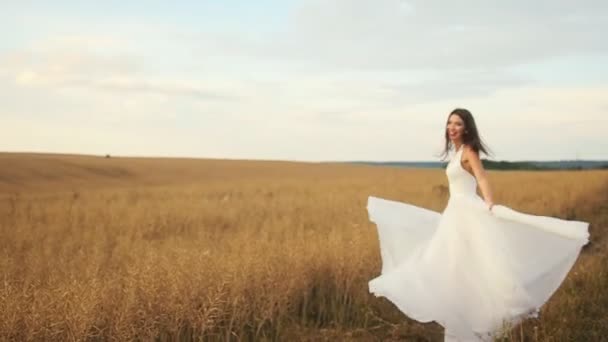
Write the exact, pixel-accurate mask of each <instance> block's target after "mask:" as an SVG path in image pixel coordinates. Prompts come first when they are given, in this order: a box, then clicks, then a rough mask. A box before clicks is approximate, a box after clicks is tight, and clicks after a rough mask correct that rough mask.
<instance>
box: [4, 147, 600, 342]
mask: <svg viewBox="0 0 608 342" xmlns="http://www.w3.org/2000/svg"><path fill="white" fill-rule="evenodd" d="M0 163H1V165H3V167H2V168H1V170H0V234H1V237H2V239H0V253H1V257H0V274H1V275H2V279H1V280H0V338H1V339H2V340H61V341H81V340H93V341H101V340H103V341H105V340H121V341H122V340H156V341H174V340H179V341H191V340H204V341H253V340H255V341H258V340H259V341H267V340H268V341H343V340H347V341H351V340H353V341H355V340H356V341H442V340H443V329H442V328H441V327H440V326H439V325H437V324H436V323H426V324H421V323H418V322H415V321H412V320H410V319H408V318H407V317H405V316H404V315H403V314H401V313H400V312H399V311H398V310H397V309H396V307H394V306H393V305H392V304H391V303H390V302H388V301H387V300H385V299H384V298H375V297H373V295H371V294H369V293H368V289H367V281H368V280H370V279H371V278H373V277H375V276H376V275H377V274H379V272H380V255H379V244H378V237H377V234H376V228H375V225H374V224H373V223H371V222H369V220H368V216H367V211H366V202H367V197H368V196H369V195H374V196H379V197H384V198H390V199H394V200H399V201H405V202H408V203H412V204H415V205H418V206H421V207H425V208H430V209H433V210H436V211H442V210H443V207H444V206H445V204H446V202H447V196H448V194H447V193H446V186H447V180H446V178H445V173H444V170H441V169H405V168H392V167H374V166H365V165H349V164H341V163H298V162H280V161H252V160H214V159H178V158H116V157H112V158H103V157H96V156H79V155H52V154H19V153H2V154H0ZM488 174H489V177H490V182H491V184H492V188H493V192H494V197H495V201H496V202H497V203H499V204H504V205H507V206H510V207H512V208H514V209H516V210H520V211H522V212H527V213H533V214H538V215H550V216H555V217H560V218H566V219H577V220H584V221H588V222H591V226H590V233H591V242H590V243H589V244H588V245H587V246H585V248H584V249H583V252H582V254H581V257H580V258H579V259H578V261H577V263H576V265H575V267H574V268H573V270H572V272H571V273H570V274H569V275H568V277H567V279H566V280H565V282H564V283H563V284H562V286H561V287H560V289H559V290H558V291H557V292H556V294H555V295H554V296H553V297H551V299H550V300H549V301H548V303H547V304H546V305H545V306H543V308H542V310H541V314H540V317H539V318H535V319H530V320H528V321H526V322H524V323H523V324H521V325H519V326H517V327H515V328H514V329H513V330H512V331H511V332H510V334H509V335H508V336H505V338H504V340H505V341H606V340H608V271H607V269H606V265H608V238H607V236H608V233H607V232H606V229H607V227H608V171H607V170H597V171H551V172H546V171H544V172H525V171H517V172H515V171H509V172H507V171H500V172H499V171H489V172H488Z"/></svg>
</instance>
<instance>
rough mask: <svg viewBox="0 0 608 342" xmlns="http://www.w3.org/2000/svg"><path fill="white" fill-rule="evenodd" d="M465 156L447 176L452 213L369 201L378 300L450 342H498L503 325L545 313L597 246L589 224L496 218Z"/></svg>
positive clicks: (372, 286)
mask: <svg viewBox="0 0 608 342" xmlns="http://www.w3.org/2000/svg"><path fill="white" fill-rule="evenodd" d="M461 155H462V148H460V149H459V150H458V151H456V153H454V156H453V158H452V159H451V160H450V162H449V163H448V165H447V168H446V174H447V178H448V182H449V191H450V198H449V200H448V203H447V206H446V208H445V209H444V211H443V213H438V212H435V211H432V210H428V209H425V208H421V207H417V206H414V205H411V204H407V203H403V202H398V201H392V200H388V199H383V198H379V197H374V196H369V198H368V202H367V210H368V213H369V218H370V220H371V221H372V222H374V223H376V226H377V229H378V237H379V240H380V254H381V258H382V270H381V274H380V275H379V276H378V277H376V278H374V279H372V280H370V281H369V291H370V292H371V293H373V294H374V295H375V296H377V297H379V296H383V297H386V298H387V299H388V300H390V301H391V302H392V303H393V304H395V305H396V306H397V308H399V310H400V311H402V312H403V313H404V314H405V315H407V316H409V317H411V318H413V319H415V320H417V321H420V322H430V321H436V322H437V323H439V324H441V325H442V326H443V327H444V328H445V341H486V340H490V341H491V340H492V336H493V335H494V334H495V333H496V332H498V331H499V330H500V328H501V327H502V326H503V323H505V322H506V323H511V324H517V323H518V322H520V321H521V320H522V319H525V318H527V317H531V316H536V315H537V314H538V310H539V308H540V307H541V306H542V305H543V304H544V303H545V302H546V301H547V300H548V299H549V297H550V296H551V295H552V294H553V293H554V292H555V291H556V290H557V288H558V287H559V285H560V284H561V283H562V281H563V280H564V278H565V277H566V275H567V274H568V272H569V271H570V269H571V268H572V266H573V264H574V262H575V261H576V259H577V257H578V255H579V253H580V251H581V248H582V246H583V245H585V244H586V243H587V242H588V238H589V233H588V226H589V223H587V222H581V221H568V220H562V219H558V218H553V217H547V216H537V215H530V214H524V213H521V212H518V211H515V210H512V209H510V208H508V207H506V206H502V205H494V206H493V207H492V210H491V211H490V210H488V208H487V205H486V204H485V202H484V201H483V199H482V198H481V197H479V196H478V195H477V193H476V188H477V181H476V179H475V177H474V176H473V175H471V174H470V173H469V172H468V171H466V170H465V169H463V168H462V166H461V164H460V161H461Z"/></svg>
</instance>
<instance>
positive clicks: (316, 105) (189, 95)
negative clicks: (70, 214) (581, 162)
mask: <svg viewBox="0 0 608 342" xmlns="http://www.w3.org/2000/svg"><path fill="white" fill-rule="evenodd" d="M1 4H2V10H1V11H0V151H9V152H52V153H82V154H96V155H105V154H111V155H117V156H170V157H196V158H229V159H265V160H269V159H272V160H294V161H348V160H368V161H437V160H438V157H437V155H438V154H439V153H440V152H441V148H442V146H443V139H444V136H443V134H444V130H445V123H446V120H447V116H448V114H449V113H450V112H451V111H452V110H453V109H454V108H466V109H468V110H470V111H471V112H472V114H473V116H474V117H475V121H476V123H477V126H478V129H479V131H480V133H481V137H482V139H483V140H484V141H485V142H486V143H487V145H489V147H490V149H491V150H492V152H493V155H492V156H491V159H495V160H512V161H516V160H571V159H587V160H608V134H607V131H608V130H607V127H608V115H607V114H608V63H607V62H608V40H607V39H606V38H605V33H606V32H608V2H606V1H603V0H602V1H591V0H588V1H565V0H554V1H545V0H539V1H534V2H530V1H523V0H513V1H508V2H507V1H481V0H475V1H474V0H463V1H458V2H456V1H435V0H425V1H422V0H415V1H402V0H374V1H372V0H331V1H330V0H299V1H296V0H282V1H278V0H267V1H265V0H259V1H236V0H223V1H206V0H199V1H175V2H169V1H156V0H150V1H129V2H125V1H114V0H106V1H104V2H92V1H61V0H58V1H53V2H50V1H49V2H42V1H28V0H22V1H4V0H2V2H1ZM482 157H484V156H483V155H482Z"/></svg>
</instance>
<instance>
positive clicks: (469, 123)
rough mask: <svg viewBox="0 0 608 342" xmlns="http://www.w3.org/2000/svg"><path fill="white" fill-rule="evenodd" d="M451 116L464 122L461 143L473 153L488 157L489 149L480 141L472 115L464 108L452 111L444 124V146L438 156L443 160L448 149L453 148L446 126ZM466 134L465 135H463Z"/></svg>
mask: <svg viewBox="0 0 608 342" xmlns="http://www.w3.org/2000/svg"><path fill="white" fill-rule="evenodd" d="M452 115H458V116H459V117H460V119H462V121H463V122H464V132H463V133H462V143H463V144H466V145H469V146H470V147H471V148H472V149H473V150H474V151H475V152H477V153H479V151H481V152H483V153H485V154H486V155H487V156H489V155H490V153H489V152H488V151H489V150H490V148H488V146H487V144H486V143H485V142H483V141H482V139H481V137H480V136H479V132H478V131H477V125H475V119H474V118H473V114H471V112H469V111H468V110H467V109H464V108H456V109H454V110H453V111H452V112H451V113H450V115H448V118H447V120H446V123H445V127H444V136H445V146H444V150H443V152H442V153H441V155H440V156H442V159H445V158H446V157H447V156H448V153H449V151H450V149H451V148H452V147H453V146H452V145H453V144H452V140H450V136H449V134H448V130H447V125H448V122H449V121H450V117H451V116H452ZM465 132H466V133H465Z"/></svg>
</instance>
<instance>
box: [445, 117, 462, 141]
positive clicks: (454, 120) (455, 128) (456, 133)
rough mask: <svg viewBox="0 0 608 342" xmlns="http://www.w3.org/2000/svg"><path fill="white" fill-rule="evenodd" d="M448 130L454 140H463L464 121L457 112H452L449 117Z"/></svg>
mask: <svg viewBox="0 0 608 342" xmlns="http://www.w3.org/2000/svg"><path fill="white" fill-rule="evenodd" d="M446 130H447V133H448V136H449V137H450V140H452V142H456V141H462V136H463V135H464V121H462V119H461V118H460V116H458V115H457V114H452V115H450V117H449V118H448V126H447V127H446Z"/></svg>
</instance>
